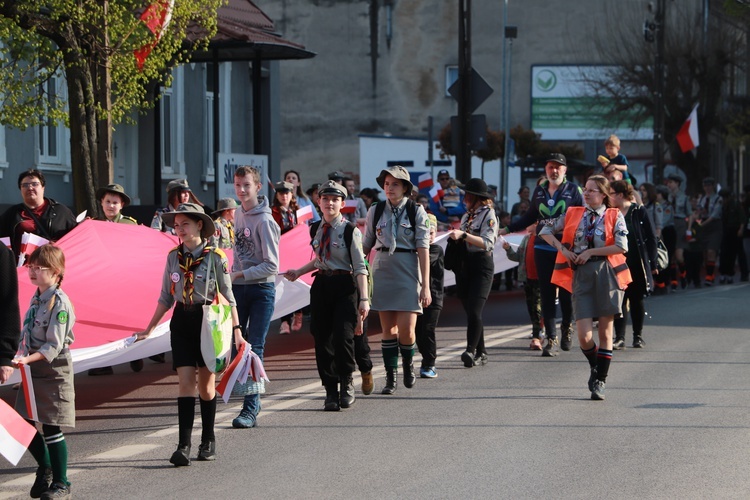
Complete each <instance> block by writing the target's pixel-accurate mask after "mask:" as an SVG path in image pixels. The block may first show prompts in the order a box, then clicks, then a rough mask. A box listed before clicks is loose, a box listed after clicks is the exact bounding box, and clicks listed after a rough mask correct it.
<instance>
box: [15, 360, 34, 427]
mask: <svg viewBox="0 0 750 500" xmlns="http://www.w3.org/2000/svg"><path fill="white" fill-rule="evenodd" d="M19 370H20V371H21V386H22V390H23V397H24V399H25V400H26V415H28V417H29V420H33V421H35V422H38V421H39V412H38V411H37V409H36V395H35V394H34V383H33V382H32V381H31V367H30V366H29V365H20V367H19Z"/></svg>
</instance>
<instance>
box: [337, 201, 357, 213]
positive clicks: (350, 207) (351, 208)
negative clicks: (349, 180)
mask: <svg viewBox="0 0 750 500" xmlns="http://www.w3.org/2000/svg"><path fill="white" fill-rule="evenodd" d="M346 201H347V203H346V205H344V206H343V207H341V213H342V214H353V213H354V212H356V211H357V200H346ZM350 201H351V204H350V203H348V202H350Z"/></svg>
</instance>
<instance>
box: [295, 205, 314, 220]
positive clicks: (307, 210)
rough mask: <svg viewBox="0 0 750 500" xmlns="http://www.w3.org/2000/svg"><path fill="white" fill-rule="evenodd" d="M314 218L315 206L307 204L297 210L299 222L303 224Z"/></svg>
mask: <svg viewBox="0 0 750 500" xmlns="http://www.w3.org/2000/svg"><path fill="white" fill-rule="evenodd" d="M312 218H313V207H312V205H307V206H306V207H302V208H300V209H299V210H297V224H302V223H304V222H307V221H309V220H310V219H312Z"/></svg>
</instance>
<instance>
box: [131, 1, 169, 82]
mask: <svg viewBox="0 0 750 500" xmlns="http://www.w3.org/2000/svg"><path fill="white" fill-rule="evenodd" d="M172 10H174V0H157V1H156V2H154V3H152V4H151V5H149V6H148V7H146V10H144V11H143V14H141V17H140V19H141V21H143V23H144V24H145V25H146V27H147V28H148V29H149V31H151V33H153V34H154V35H156V39H155V40H154V41H153V42H149V43H147V44H146V45H144V46H143V47H141V48H140V49H136V50H134V51H133V55H134V56H135V62H136V64H137V65H138V70H139V71H142V70H143V65H144V64H145V63H146V58H147V57H148V55H149V54H150V53H151V51H152V50H153V49H154V47H156V44H157V43H159V40H160V39H161V36H162V34H163V33H164V32H165V31H166V29H167V26H169V22H170V21H171V20H172Z"/></svg>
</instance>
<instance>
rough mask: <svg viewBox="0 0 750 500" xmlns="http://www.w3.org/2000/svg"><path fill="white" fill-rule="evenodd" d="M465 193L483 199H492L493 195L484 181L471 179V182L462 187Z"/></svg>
mask: <svg viewBox="0 0 750 500" xmlns="http://www.w3.org/2000/svg"><path fill="white" fill-rule="evenodd" d="M461 189H463V190H464V192H466V193H469V194H473V195H474V196H479V197H481V198H492V193H490V191H489V189H487V183H486V182H484V181H483V180H482V179H477V178H473V179H469V182H467V183H466V184H464V185H463V186H461Z"/></svg>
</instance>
